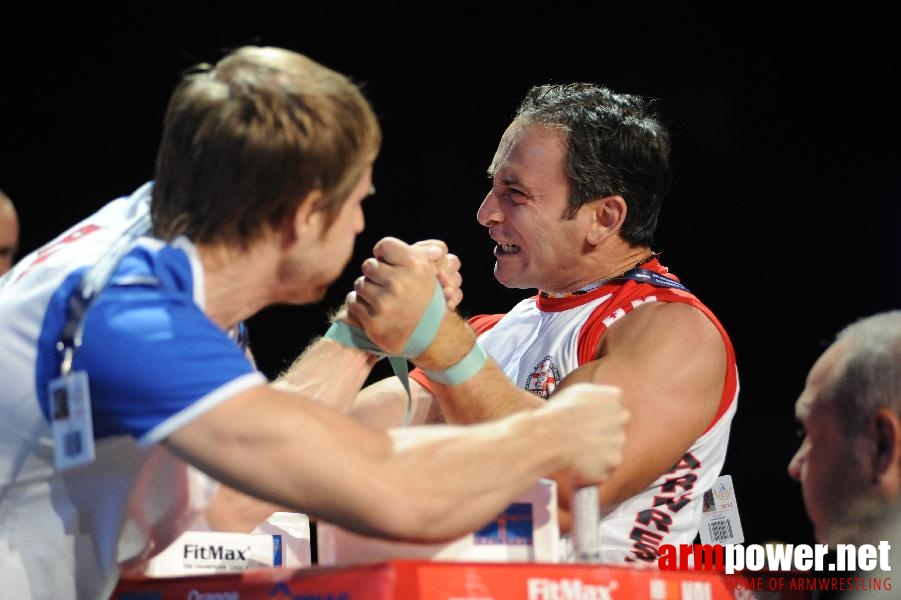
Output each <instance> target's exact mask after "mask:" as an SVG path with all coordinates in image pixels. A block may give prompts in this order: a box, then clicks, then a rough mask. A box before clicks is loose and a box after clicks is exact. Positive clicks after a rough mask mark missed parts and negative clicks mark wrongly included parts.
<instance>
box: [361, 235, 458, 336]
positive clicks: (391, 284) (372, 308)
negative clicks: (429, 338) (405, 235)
mask: <svg viewBox="0 0 901 600" xmlns="http://www.w3.org/2000/svg"><path fill="white" fill-rule="evenodd" d="M447 256H448V254H447V247H446V246H444V244H443V242H442V243H440V244H439V243H435V242H426V243H423V244H421V245H420V246H411V245H409V244H406V243H404V242H402V241H401V240H399V239H397V238H392V237H386V238H383V239H382V240H380V241H379V242H378V243H377V244H376V245H375V247H374V248H373V258H367V259H366V260H365V261H363V267H362V270H363V275H362V276H361V277H358V278H357V279H356V281H354V291H353V292H351V293H350V294H348V295H347V312H348V315H349V316H350V317H351V318H352V319H353V320H354V321H356V322H358V323H360V325H361V326H362V327H363V329H364V331H365V332H366V335H367V336H368V337H369V339H370V340H371V341H372V342H373V343H374V344H376V345H377V346H379V347H380V348H381V349H382V350H384V351H385V352H387V353H388V354H399V353H400V352H401V351H402V350H403V348H404V345H405V344H406V341H407V339H408V338H409V337H410V334H411V333H412V332H413V330H414V329H415V328H416V325H417V324H418V323H419V320H420V318H421V317H422V315H423V313H425V309H426V307H427V306H428V304H429V302H430V301H431V299H432V295H433V294H434V292H435V281H436V277H438V266H436V263H441V261H446V260H447ZM457 262H459V261H457ZM445 275H446V278H445V280H446V282H447V283H449V284H451V285H449V286H445V285H444V284H441V285H442V288H444V287H451V288H452V287H453V283H454V282H455V281H456V279H455V278H454V276H453V268H448V269H447V272H446V273H445ZM439 283H440V280H439ZM461 297H462V295H461ZM445 299H446V300H447V298H446V297H445ZM445 310H446V308H445Z"/></svg>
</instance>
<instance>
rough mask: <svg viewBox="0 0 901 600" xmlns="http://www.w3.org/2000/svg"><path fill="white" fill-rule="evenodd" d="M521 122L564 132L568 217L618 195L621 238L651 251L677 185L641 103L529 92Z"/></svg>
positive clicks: (665, 146) (657, 126)
mask: <svg viewBox="0 0 901 600" xmlns="http://www.w3.org/2000/svg"><path fill="white" fill-rule="evenodd" d="M516 120H518V121H522V122H524V123H539V124H542V125H546V126H549V127H554V128H557V129H560V130H562V131H564V132H565V133H566V137H567V142H568V146H569V148H568V153H567V159H566V173H567V176H568V177H569V181H570V185H571V189H572V191H571V193H570V197H569V206H568V208H567V212H566V214H565V217H567V218H571V217H573V216H574V215H575V214H576V212H577V211H578V210H579V207H581V206H582V205H583V204H585V203H586V202H588V201H590V200H593V199H595V198H602V197H604V196H612V195H620V196H622V197H623V198H624V199H625V201H626V204H627V206H628V212H627V214H626V220H625V222H624V223H623V227H622V230H621V231H620V235H621V236H622V238H623V239H624V240H625V241H627V242H628V243H629V244H631V245H633V246H650V245H651V243H652V242H653V239H654V231H655V230H656V228H657V217H658V215H659V213H660V206H661V204H662V202H663V198H664V196H666V194H667V192H669V188H670V185H671V182H672V169H671V166H670V160H669V159H670V145H669V134H668V133H667V131H666V129H665V128H664V127H663V125H662V124H661V123H660V121H659V120H658V118H657V116H656V114H654V112H653V111H652V109H651V103H650V102H649V101H648V100H645V99H644V98H641V97H639V96H633V95H629V94H616V93H614V92H612V91H611V90H609V89H607V88H605V87H603V86H599V85H593V84H589V83H570V84H563V85H541V86H535V87H533V88H532V89H530V90H529V92H528V93H527V94H526V97H525V99H524V100H523V101H522V104H521V105H520V107H519V109H518V110H517V113H516Z"/></svg>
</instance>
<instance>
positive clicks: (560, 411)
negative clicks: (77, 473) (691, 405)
mask: <svg viewBox="0 0 901 600" xmlns="http://www.w3.org/2000/svg"><path fill="white" fill-rule="evenodd" d="M617 395H618V394H617V392H616V390H615V389H613V388H600V387H597V386H590V387H589V386H582V387H579V386H574V387H573V389H572V391H570V392H567V393H564V394H563V395H562V396H561V400H560V402H559V403H555V405H548V406H546V407H544V408H542V409H540V410H537V411H529V412H527V413H522V414H518V415H514V416H513V417H511V418H508V419H504V420H500V421H497V422H494V423H488V424H482V425H478V426H473V427H465V428H461V427H453V426H440V427H439V426H435V427H415V428H405V429H400V430H393V431H391V432H389V433H385V432H381V431H377V430H373V429H368V428H366V427H364V426H362V425H360V424H358V423H356V422H354V421H353V420H352V419H349V418H347V417H345V416H343V415H340V414H338V413H336V412H335V411H332V410H329V409H327V408H325V407H322V406H319V405H318V404H316V403H314V402H310V401H309V400H306V399H303V398H299V397H297V396H294V395H289V394H286V393H284V392H281V391H279V390H274V389H272V388H271V387H269V386H258V387H255V388H253V389H251V390H247V391H245V392H243V393H241V394H239V395H238V396H236V397H234V398H232V399H231V400H228V401H226V402H224V403H222V404H221V405H219V406H217V407H215V408H213V409H211V410H210V411H208V412H206V413H204V414H203V415H201V416H199V417H198V418H196V419H195V420H193V421H192V422H190V423H189V424H187V425H185V426H184V427H182V428H181V429H179V430H178V431H176V432H175V433H173V434H172V435H170V436H169V437H168V438H167V440H166V442H165V443H166V444H167V445H168V446H169V447H170V448H171V449H172V450H173V451H174V452H176V453H177V454H178V455H179V456H181V457H182V458H183V459H184V460H186V461H187V462H189V463H191V464H193V465H195V466H197V467H198V468H201V469H202V470H204V471H205V472H207V473H208V474H209V475H211V476H212V477H214V478H216V479H218V480H220V481H222V482H223V483H225V484H227V485H229V486H231V487H233V488H235V489H237V490H239V491H241V492H243V493H247V494H251V495H254V496H256V497H259V498H261V499H264V500H267V501H269V502H273V503H275V504H278V505H282V506H286V507H290V508H291V509H293V510H297V511H301V512H306V513H308V514H310V515H311V516H314V517H319V518H324V519H326V520H328V521H330V522H333V523H336V524H338V525H340V526H342V527H346V528H348V529H351V530H353V531H356V532H359V533H363V534H369V535H379V536H387V537H393V538H399V539H409V540H421V541H434V540H443V539H449V538H451V537H454V536H458V535H461V534H462V533H464V532H466V531H470V530H472V529H474V528H475V527H478V526H479V525H481V524H482V523H484V522H485V521H487V520H489V519H490V518H491V517H492V516H493V515H495V514H496V513H497V512H498V511H499V510H501V509H502V508H503V507H504V506H506V505H507V504H508V503H509V502H510V501H511V500H512V499H513V498H515V497H516V495H518V494H519V493H521V492H522V491H524V490H525V489H527V488H528V487H529V486H530V485H532V484H533V483H534V482H535V481H536V480H537V478H538V477H541V476H542V475H545V474H548V473H551V472H556V471H558V470H561V469H564V470H565V469H570V468H571V469H573V471H574V473H575V474H576V475H578V476H579V477H580V478H585V479H588V480H591V481H597V480H600V479H603V477H604V476H606V474H607V472H608V471H609V469H610V467H611V466H612V464H615V463H616V462H617V458H618V455H619V451H620V448H621V443H622V423H623V422H624V420H625V415H624V413H623V411H622V410H621V408H620V406H619V403H618V401H617V400H616V396H617Z"/></svg>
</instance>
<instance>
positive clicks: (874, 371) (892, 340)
mask: <svg viewBox="0 0 901 600" xmlns="http://www.w3.org/2000/svg"><path fill="white" fill-rule="evenodd" d="M836 342H837V343H838V342H841V343H843V344H845V346H846V347H845V354H844V359H843V361H842V365H841V367H839V369H840V371H839V372H838V373H837V374H836V376H835V378H834V379H833V382H832V386H831V387H830V389H829V392H828V394H827V395H828V397H829V401H830V402H834V403H835V405H836V407H837V408H838V409H839V414H841V416H842V417H843V418H844V421H845V423H844V431H845V434H846V435H847V436H849V437H854V436H857V435H860V434H862V433H863V432H864V430H865V428H866V427H867V423H868V422H869V420H870V419H871V418H872V416H873V415H874V414H875V413H876V411H877V410H879V409H880V408H889V409H891V410H892V411H894V412H895V413H896V414H899V415H901V310H894V311H889V312H883V313H878V314H875V315H872V316H869V317H866V318H863V319H860V320H858V321H856V322H854V323H852V324H851V325H848V326H847V327H845V328H844V329H843V330H842V331H840V332H839V334H838V335H837V336H836Z"/></svg>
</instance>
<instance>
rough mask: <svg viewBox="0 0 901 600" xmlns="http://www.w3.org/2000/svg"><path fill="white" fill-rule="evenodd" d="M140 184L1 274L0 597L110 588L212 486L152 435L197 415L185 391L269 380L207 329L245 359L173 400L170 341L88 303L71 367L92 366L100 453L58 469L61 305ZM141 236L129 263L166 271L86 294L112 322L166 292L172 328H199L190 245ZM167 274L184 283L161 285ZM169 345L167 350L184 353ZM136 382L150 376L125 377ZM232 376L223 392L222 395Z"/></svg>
mask: <svg viewBox="0 0 901 600" xmlns="http://www.w3.org/2000/svg"><path fill="white" fill-rule="evenodd" d="M150 190H151V187H150V184H147V185H145V186H143V187H142V188H141V189H139V190H138V191H136V192H135V193H134V194H133V195H132V196H130V197H128V198H121V199H119V200H115V201H113V202H112V203H110V204H108V205H107V206H105V207H104V208H103V209H101V210H100V211H99V212H97V213H95V214H94V215H91V216H90V217H88V218H87V219H85V220H84V221H83V222H81V223H79V224H78V225H76V226H74V227H72V228H71V229H69V230H68V231H66V232H65V233H63V234H62V235H60V236H59V237H57V238H56V239H54V240H53V241H52V242H50V243H49V244H47V245H46V246H44V247H43V248H41V249H39V250H37V251H36V252H33V253H32V254H30V255H28V256H26V257H24V258H23V259H22V260H21V261H20V262H19V263H18V264H17V265H16V266H15V267H14V268H13V270H11V271H10V272H9V273H8V274H6V275H5V276H3V277H2V278H0V339H2V340H3V342H2V343H0V411H2V413H3V418H2V419H0V582H2V583H0V598H108V597H109V595H110V594H111V593H112V590H113V587H114V586H115V583H116V580H117V577H118V573H119V567H120V565H127V564H128V563H129V561H141V560H143V559H145V558H146V557H147V556H149V555H150V554H152V553H154V552H158V551H160V550H162V549H163V548H164V547H165V546H166V545H168V543H169V542H171V541H172V540H173V539H175V537H176V536H177V535H178V534H180V533H181V531H183V530H184V529H185V528H186V527H187V526H188V525H190V523H191V522H192V521H193V520H194V518H196V516H197V514H198V511H199V510H201V509H202V507H203V506H205V504H206V503H207V502H208V499H209V498H210V495H211V494H212V492H213V490H214V484H213V483H212V482H211V480H209V479H208V478H206V477H205V476H202V475H201V474H200V473H199V472H198V471H196V470H194V469H191V468H189V467H188V466H187V465H186V464H185V463H183V462H182V461H180V460H178V459H177V458H175V457H174V456H173V455H172V454H171V453H169V452H168V450H166V449H165V448H164V447H163V446H161V445H159V444H158V443H157V442H159V441H161V440H162V439H164V438H165V437H166V435H168V434H169V433H171V432H172V431H173V430H174V429H176V428H177V427H178V425H179V424H181V423H184V422H187V420H188V419H190V418H192V417H193V416H196V415H197V414H199V412H200V410H201V409H194V408H193V406H192V404H191V403H192V401H193V400H198V399H205V400H206V401H207V402H206V403H205V405H204V408H203V410H207V409H209V408H210V407H211V406H213V405H215V403H216V402H218V401H221V400H222V399H223V398H225V397H228V396H230V395H231V394H234V393H236V391H240V390H241V389H246V388H247V387H249V386H251V385H258V384H260V383H262V382H263V381H265V378H264V377H263V376H262V374H260V373H255V372H254V371H255V370H254V369H252V367H250V366H248V365H247V361H246V359H244V358H243V353H242V352H241V351H240V349H238V348H237V346H235V345H234V343H232V342H230V340H228V337H227V335H225V334H224V333H223V332H218V333H217V332H216V331H214V329H215V328H214V327H209V328H206V329H204V330H203V334H204V335H205V336H206V337H202V338H201V339H204V340H209V339H215V340H216V342H215V343H216V344H219V345H221V346H222V347H223V348H224V350H223V351H222V352H223V353H227V352H231V351H232V350H231V349H229V348H225V346H226V344H230V345H231V346H232V347H233V348H234V350H233V352H234V353H235V354H236V355H237V358H235V359H234V361H233V362H234V364H235V365H237V364H238V359H239V358H240V359H243V361H244V366H243V367H241V366H239V367H237V369H236V368H232V367H230V366H229V367H226V370H227V371H229V373H228V374H226V375H223V376H221V378H220V379H218V380H215V381H214V380H213V377H214V376H212V375H211V376H209V377H207V379H208V380H210V381H209V384H208V386H207V388H205V390H206V391H203V390H201V387H200V386H199V385H195V386H194V387H193V388H192V389H190V390H188V391H187V392H185V398H183V399H181V400H180V401H179V402H176V401H175V400H174V396H169V397H167V396H166V395H165V394H163V393H161V392H160V390H161V389H162V388H164V386H166V385H168V386H170V387H173V386H172V384H171V383H168V382H171V381H172V379H170V378H173V379H179V376H180V373H178V372H177V368H178V365H177V364H174V365H172V366H171V367H170V366H169V365H168V363H166V362H164V361H165V360H169V357H168V356H167V355H168V354H169V352H170V350H171V348H169V347H163V346H164V344H160V346H159V348H158V349H155V348H156V347H155V346H154V344H153V343H151V342H152V341H153V335H154V333H159V329H156V330H153V329H152V328H151V327H149V326H148V322H140V323H139V325H140V326H141V327H142V328H143V329H142V331H146V332H147V336H148V337H147V338H145V339H143V340H138V341H135V340H134V338H127V339H128V340H129V341H124V340H125V339H126V338H123V337H121V336H120V337H119V338H117V337H116V336H115V335H112V334H111V332H109V331H105V330H104V329H103V323H102V319H101V318H100V317H97V318H93V317H92V315H93V314H94V313H95V312H96V311H95V310H94V309H92V311H91V312H89V313H88V320H87V322H86V324H87V325H88V326H86V329H85V343H84V345H83V346H82V349H81V350H79V351H78V352H77V353H76V360H75V365H74V367H75V368H76V369H83V370H85V371H86V372H87V373H88V379H89V386H90V389H91V391H90V393H91V405H92V408H93V410H94V435H95V449H96V459H95V461H94V462H92V463H90V464H87V465H82V466H78V467H74V468H70V469H67V470H63V471H61V470H59V469H57V468H56V466H55V463H54V443H53V435H52V431H51V425H50V422H49V418H48V412H47V411H48V410H49V409H48V406H49V405H48V403H47V399H46V384H47V381H48V379H49V378H51V377H54V376H56V375H57V374H58V373H59V357H58V355H57V353H56V352H55V351H54V345H55V340H56V339H58V336H59V332H60V331H61V329H62V325H63V324H64V323H65V319H66V313H65V310H61V308H64V307H65V299H66V298H68V295H67V294H71V291H72V290H74V285H75V284H77V281H78V280H80V276H79V273H80V272H83V271H84V269H85V268H87V267H88V266H90V265H92V264H94V263H95V262H96V261H97V260H98V258H99V257H100V256H102V255H103V254H104V253H105V252H106V251H107V250H108V249H109V247H110V246H111V245H112V244H113V242H115V241H116V240H117V239H119V238H120V237H121V236H122V235H123V233H124V232H125V231H126V230H127V229H128V228H129V227H130V226H131V225H132V224H133V223H134V222H136V221H137V220H138V219H139V218H141V217H142V216H143V215H145V214H146V213H147V211H148V210H149V206H150ZM148 243H149V244H150V247H149V249H146V248H145V249H144V250H141V253H140V255H139V256H135V257H133V256H132V254H129V257H128V260H126V261H124V262H127V263H129V264H130V266H129V267H127V268H129V269H135V270H138V271H142V272H147V273H153V274H157V275H158V276H159V277H161V278H163V279H164V280H166V278H168V280H166V281H163V283H162V284H161V285H159V286H156V287H154V288H153V289H140V290H137V289H131V288H124V287H123V288H120V289H110V290H108V291H107V292H104V293H103V294H102V295H101V296H100V297H99V299H98V301H97V303H96V304H97V305H98V306H99V305H102V308H103V311H102V312H103V314H110V315H113V316H114V317H116V319H117V320H116V321H115V325H116V327H118V326H120V325H127V324H128V323H131V322H132V321H133V320H134V319H133V317H132V316H130V315H131V313H130V312H129V311H131V310H132V308H131V306H132V300H134V301H135V302H145V303H147V304H145V306H150V304H149V303H152V302H157V298H156V295H158V294H167V297H168V298H170V299H171V301H172V302H173V303H177V304H178V305H179V306H180V307H182V308H179V310H181V313H180V314H179V315H176V314H175V312H172V313H170V314H171V315H172V316H174V317H175V316H184V315H185V314H188V313H190V318H188V319H182V320H180V321H179V323H178V325H177V326H175V327H173V330H175V331H187V332H190V333H191V334H192V335H193V334H195V333H196V332H197V331H198V324H200V325H199V326H200V327H205V326H204V325H203V323H202V317H203V315H202V308H201V307H202V304H203V295H202V271H201V270H200V269H199V262H198V261H196V256H193V257H192V255H191V254H192V251H193V247H192V246H190V243H189V242H186V243H185V244H184V246H185V248H184V249H177V248H173V247H171V246H164V245H163V244H160V243H154V242H148ZM133 252H134V250H133ZM148 261H150V262H148ZM121 268H122V265H120V269H121ZM118 272H119V269H117V273H118ZM173 274H175V275H174V279H176V280H178V281H181V282H182V283H181V284H180V285H176V286H173V285H171V284H170V283H167V281H169V280H172V279H173ZM115 282H116V279H115V277H114V279H113V280H112V285H115ZM157 289H159V290H161V291H157ZM164 307H165V309H166V310H169V306H166V305H164ZM145 312H150V311H145ZM176 312H177V311H176ZM210 325H212V324H210ZM125 329H126V330H128V327H125ZM218 334H221V335H222V337H223V338H224V341H223V342H221V344H220V341H219V340H218V338H217V337H216V336H217V335H218ZM157 337H159V336H157ZM145 341H146V342H147V343H144V342H145ZM182 345H184V344H182ZM177 354H178V352H174V353H173V356H172V357H171V360H173V361H178V360H179V359H180V358H182V357H179V356H177ZM229 356H231V355H229ZM217 358H218V357H217ZM242 369H243V370H242ZM197 370H198V371H199V370H200V369H197ZM119 375H123V376H122V377H119ZM142 375H143V377H142ZM215 377H220V376H219V375H218V374H217V375H215ZM198 378H199V376H198ZM138 379H142V380H144V381H146V382H147V383H146V385H144V384H143V383H142V384H140V385H138V384H135V382H137V380H138ZM196 381H197V379H195V380H192V381H189V384H195V383H196ZM109 382H121V385H123V386H126V387H123V388H121V389H118V388H116V387H115V386H114V385H107V384H108V383H109ZM229 382H230V383H231V388H229V389H228V390H226V391H220V390H223V389H224V388H225V387H227V385H226V384H227V383H229ZM133 384H134V385H133ZM117 385H118V383H117ZM183 387H184V386H183ZM188 387H190V386H188ZM198 390H201V391H198ZM198 394H199V395H198ZM217 394H218V395H217ZM192 395H193V396H196V397H193V398H192V397H191V396H192ZM197 404H200V402H197ZM192 410H193V412H192Z"/></svg>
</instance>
